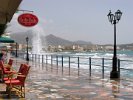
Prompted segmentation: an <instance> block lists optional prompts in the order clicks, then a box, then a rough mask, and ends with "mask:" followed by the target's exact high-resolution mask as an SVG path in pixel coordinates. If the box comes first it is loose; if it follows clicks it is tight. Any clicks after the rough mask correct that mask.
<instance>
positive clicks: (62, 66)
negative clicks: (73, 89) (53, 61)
mask: <svg viewBox="0 0 133 100" xmlns="http://www.w3.org/2000/svg"><path fill="white" fill-rule="evenodd" d="M62 74H63V55H62Z"/></svg>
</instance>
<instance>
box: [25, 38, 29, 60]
mask: <svg viewBox="0 0 133 100" xmlns="http://www.w3.org/2000/svg"><path fill="white" fill-rule="evenodd" d="M25 39H26V42H27V53H26V60H27V61H29V53H28V42H29V38H28V37H26V38H25Z"/></svg>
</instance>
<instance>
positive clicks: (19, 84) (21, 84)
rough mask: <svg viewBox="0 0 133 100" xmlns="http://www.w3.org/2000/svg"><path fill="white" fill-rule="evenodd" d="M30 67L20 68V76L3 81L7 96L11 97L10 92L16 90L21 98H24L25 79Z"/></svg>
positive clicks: (25, 65)
mask: <svg viewBox="0 0 133 100" xmlns="http://www.w3.org/2000/svg"><path fill="white" fill-rule="evenodd" d="M29 69H30V66H29V65H27V64H24V65H23V67H22V68H21V74H20V75H17V78H12V77H10V78H9V80H7V81H5V84H6V91H7V93H8V96H9V97H11V91H12V90H17V92H19V93H20V96H21V97H25V79H26V77H27V75H28V73H29Z"/></svg>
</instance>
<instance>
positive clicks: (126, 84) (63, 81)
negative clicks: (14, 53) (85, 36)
mask: <svg viewBox="0 0 133 100" xmlns="http://www.w3.org/2000/svg"><path fill="white" fill-rule="evenodd" d="M23 62H24V61H23V60H21V59H17V62H16V63H14V66H20V63H23ZM29 64H30V65H31V69H30V74H29V76H28V78H27V80H26V97H25V99H23V100H133V82H130V81H125V80H120V81H115V80H110V79H107V78H106V79H101V77H99V76H93V77H91V78H89V76H88V74H85V73H82V72H81V73H80V76H78V75H77V74H75V73H76V71H75V70H74V69H73V70H72V72H71V73H72V74H71V75H69V74H68V69H67V68H64V72H63V74H62V72H61V70H62V69H61V67H60V68H58V71H57V67H56V66H53V67H51V66H50V65H43V66H42V65H41V64H36V63H34V62H29ZM16 69H17V67H16ZM4 91H5V85H4V84H3V83H1V84H0V98H1V99H4V100H5V99H7V96H6V94H5V93H4ZM11 98H12V99H21V98H19V97H18V96H17V95H16V94H14V95H12V97H11Z"/></svg>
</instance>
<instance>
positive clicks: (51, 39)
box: [45, 34, 73, 45]
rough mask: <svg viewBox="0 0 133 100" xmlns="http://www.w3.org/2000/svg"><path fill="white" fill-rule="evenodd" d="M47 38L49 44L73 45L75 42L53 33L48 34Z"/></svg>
mask: <svg viewBox="0 0 133 100" xmlns="http://www.w3.org/2000/svg"><path fill="white" fill-rule="evenodd" d="M45 39H46V41H47V44H49V45H72V44H73V42H71V41H69V40H65V39H62V38H60V37H56V36H54V35H52V34H50V35H47V36H46V37H45Z"/></svg>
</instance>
